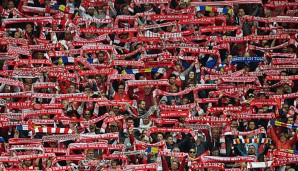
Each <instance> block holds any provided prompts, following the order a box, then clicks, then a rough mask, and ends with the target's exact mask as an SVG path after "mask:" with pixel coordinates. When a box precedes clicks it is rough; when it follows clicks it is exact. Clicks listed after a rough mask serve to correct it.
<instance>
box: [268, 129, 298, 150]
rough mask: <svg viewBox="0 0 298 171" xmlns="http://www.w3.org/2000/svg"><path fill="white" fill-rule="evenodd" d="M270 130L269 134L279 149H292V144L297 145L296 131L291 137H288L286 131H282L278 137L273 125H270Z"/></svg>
mask: <svg viewBox="0 0 298 171" xmlns="http://www.w3.org/2000/svg"><path fill="white" fill-rule="evenodd" d="M268 132H269V135H268V136H270V137H271V138H272V140H273V142H274V143H275V146H276V148H277V149H292V146H293V145H295V143H296V141H297V134H296V133H295V135H294V136H293V137H292V138H291V139H287V133H285V132H282V133H280V135H279V137H277V135H276V133H275V129H274V127H273V126H270V127H269V129H268Z"/></svg>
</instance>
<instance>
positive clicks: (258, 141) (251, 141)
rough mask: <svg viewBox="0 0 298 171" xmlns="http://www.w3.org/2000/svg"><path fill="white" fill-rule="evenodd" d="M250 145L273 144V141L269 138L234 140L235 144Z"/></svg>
mask: <svg viewBox="0 0 298 171" xmlns="http://www.w3.org/2000/svg"><path fill="white" fill-rule="evenodd" d="M250 143H262V144H271V139H269V138H236V139H233V144H234V145H236V144H250Z"/></svg>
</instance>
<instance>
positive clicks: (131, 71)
mask: <svg viewBox="0 0 298 171" xmlns="http://www.w3.org/2000/svg"><path fill="white" fill-rule="evenodd" d="M163 71H164V68H144V69H126V70H123V71H122V73H121V74H136V73H145V72H158V73H163Z"/></svg>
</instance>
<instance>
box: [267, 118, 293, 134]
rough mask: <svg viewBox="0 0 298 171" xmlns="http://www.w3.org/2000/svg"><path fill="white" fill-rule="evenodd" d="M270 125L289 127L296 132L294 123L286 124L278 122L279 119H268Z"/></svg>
mask: <svg viewBox="0 0 298 171" xmlns="http://www.w3.org/2000/svg"><path fill="white" fill-rule="evenodd" d="M269 123H270V125H274V126H280V127H284V128H289V129H293V130H295V131H296V132H298V126H296V125H294V124H287V123H283V122H279V121H274V120H270V122H269Z"/></svg>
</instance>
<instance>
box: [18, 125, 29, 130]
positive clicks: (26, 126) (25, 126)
mask: <svg viewBox="0 0 298 171" xmlns="http://www.w3.org/2000/svg"><path fill="white" fill-rule="evenodd" d="M17 130H19V131H28V130H29V125H18V126H17Z"/></svg>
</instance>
